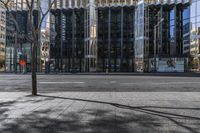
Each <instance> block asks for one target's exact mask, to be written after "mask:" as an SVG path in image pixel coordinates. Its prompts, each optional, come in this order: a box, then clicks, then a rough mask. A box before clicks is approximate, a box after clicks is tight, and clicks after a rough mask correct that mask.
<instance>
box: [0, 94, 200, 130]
mask: <svg viewBox="0 0 200 133" xmlns="http://www.w3.org/2000/svg"><path fill="white" fill-rule="evenodd" d="M199 102H200V92H57V93H45V94H40V95H38V96H36V97H34V96H31V95H29V93H24V92H0V114H1V115H0V132H1V133H65V132H66V133H190V132H191V133H199V132H200V126H199V125H200V104H199Z"/></svg>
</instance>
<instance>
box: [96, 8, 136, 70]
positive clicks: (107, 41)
mask: <svg viewBox="0 0 200 133" xmlns="http://www.w3.org/2000/svg"><path fill="white" fill-rule="evenodd" d="M97 17H98V33H97V34H98V38H97V40H98V41H97V47H98V65H97V67H98V71H102V72H105V71H106V69H107V71H110V72H120V71H122V72H131V71H134V64H133V62H134V61H133V60H134V51H133V47H134V19H135V18H134V7H121V6H119V7H111V8H107V7H104V8H102V7H101V8H98V16H97Z"/></svg>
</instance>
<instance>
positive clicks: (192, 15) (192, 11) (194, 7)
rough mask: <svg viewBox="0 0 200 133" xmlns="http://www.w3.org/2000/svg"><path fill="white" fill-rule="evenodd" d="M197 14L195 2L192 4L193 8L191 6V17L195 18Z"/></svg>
mask: <svg viewBox="0 0 200 133" xmlns="http://www.w3.org/2000/svg"><path fill="white" fill-rule="evenodd" d="M195 14H196V3H195V2H193V3H191V6H190V16H191V17H194V16H195Z"/></svg>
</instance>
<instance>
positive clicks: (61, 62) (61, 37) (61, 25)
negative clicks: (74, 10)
mask: <svg viewBox="0 0 200 133" xmlns="http://www.w3.org/2000/svg"><path fill="white" fill-rule="evenodd" d="M62 18H63V12H62V11H60V32H61V34H60V65H61V66H60V67H61V68H60V70H61V71H63V36H62V31H63V19H62Z"/></svg>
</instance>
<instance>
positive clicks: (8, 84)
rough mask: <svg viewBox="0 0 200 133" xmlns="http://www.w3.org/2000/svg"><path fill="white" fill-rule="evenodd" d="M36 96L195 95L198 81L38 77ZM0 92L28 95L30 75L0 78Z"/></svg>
mask: <svg viewBox="0 0 200 133" xmlns="http://www.w3.org/2000/svg"><path fill="white" fill-rule="evenodd" d="M37 78H38V91H39V92H58V91H71V92H79V91H80V92H88V91H90V92H112V91H114V92H188V91H190V92H199V91H200V77H192V76H190V77H188V76H183V77H180V76H158V75H157V76H153V75H150V76H145V75H144V76H143V75H140V76H138V75H135V76H134V75H128V76H127V75H38V76H37ZM0 91H2V92H3V91H4V92H5V91H6V92H12V91H17V92H21V91H22V92H23V91H31V75H13V74H1V75H0Z"/></svg>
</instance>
